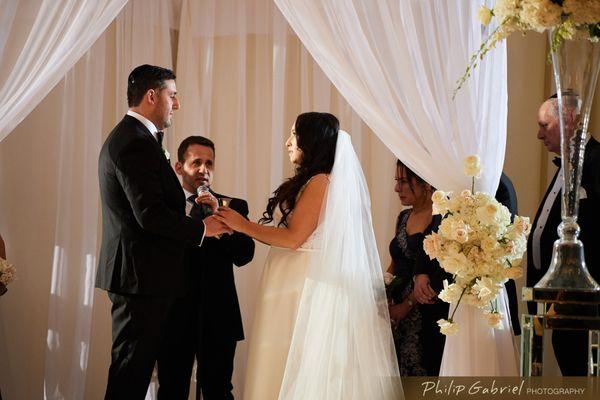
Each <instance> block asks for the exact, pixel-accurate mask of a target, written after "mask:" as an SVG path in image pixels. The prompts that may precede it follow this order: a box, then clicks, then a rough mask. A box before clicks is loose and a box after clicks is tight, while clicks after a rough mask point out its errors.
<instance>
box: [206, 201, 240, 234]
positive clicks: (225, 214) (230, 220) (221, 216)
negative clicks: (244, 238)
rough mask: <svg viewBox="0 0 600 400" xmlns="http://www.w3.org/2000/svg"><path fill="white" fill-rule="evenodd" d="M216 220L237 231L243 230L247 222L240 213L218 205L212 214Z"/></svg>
mask: <svg viewBox="0 0 600 400" xmlns="http://www.w3.org/2000/svg"><path fill="white" fill-rule="evenodd" d="M214 216H215V218H217V220H219V221H220V222H221V223H223V224H225V225H226V226H228V227H229V228H230V229H233V230H234V231H237V232H243V231H244V227H245V226H246V224H247V223H248V220H247V219H246V218H244V217H243V216H242V215H241V214H240V213H238V212H236V211H235V210H232V209H231V208H229V207H225V206H223V207H219V209H218V210H217V213H216V214H215V215H214Z"/></svg>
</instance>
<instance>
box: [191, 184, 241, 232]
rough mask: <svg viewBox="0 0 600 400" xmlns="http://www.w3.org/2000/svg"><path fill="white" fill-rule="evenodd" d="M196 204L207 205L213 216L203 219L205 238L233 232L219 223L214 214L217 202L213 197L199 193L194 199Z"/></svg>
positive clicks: (217, 205)
mask: <svg viewBox="0 0 600 400" xmlns="http://www.w3.org/2000/svg"><path fill="white" fill-rule="evenodd" d="M195 201H196V203H197V204H200V205H207V206H209V207H210V209H211V211H212V213H213V215H210V216H208V217H206V218H204V220H203V222H204V229H205V230H204V235H205V236H207V237H220V235H222V234H224V233H233V230H231V228H229V227H228V226H227V225H225V224H224V223H223V222H221V221H219V220H218V219H217V218H216V217H215V215H214V213H215V211H216V210H217V208H218V207H219V201H218V200H217V198H216V197H215V196H213V195H212V194H210V193H201V194H199V195H198V197H196V200H195Z"/></svg>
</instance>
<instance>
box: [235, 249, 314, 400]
mask: <svg viewBox="0 0 600 400" xmlns="http://www.w3.org/2000/svg"><path fill="white" fill-rule="evenodd" d="M310 253H311V251H310V250H303V249H299V250H290V249H282V248H278V247H271V250H270V251H269V255H268V256H267V261H266V264H265V268H264V270H263V275H262V281H261V289H260V298H259V300H258V302H257V305H256V316H255V318H254V324H253V326H252V333H251V335H250V337H249V339H250V345H249V350H248V364H247V367H246V382H245V385H244V387H245V389H244V400H277V398H278V396H279V390H280V388H281V382H282V380H283V374H284V371H285V364H286V360H287V356H288V352H289V349H290V342H291V340H292V334H293V331H294V324H295V322H296V316H297V312H298V303H299V301H300V296H301V295H302V289H303V287H304V281H305V278H306V269H307V267H308V260H309V256H310Z"/></svg>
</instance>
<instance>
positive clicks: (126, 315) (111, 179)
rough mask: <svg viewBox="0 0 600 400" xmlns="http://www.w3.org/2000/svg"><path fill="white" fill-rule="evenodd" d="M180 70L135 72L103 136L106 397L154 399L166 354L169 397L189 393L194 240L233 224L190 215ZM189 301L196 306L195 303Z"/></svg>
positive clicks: (163, 378)
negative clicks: (170, 138) (178, 134)
mask: <svg viewBox="0 0 600 400" xmlns="http://www.w3.org/2000/svg"><path fill="white" fill-rule="evenodd" d="M176 95H177V90H176V86H175V75H174V74H173V72H172V71H170V70H168V69H165V68H161V67H155V66H151V65H142V66H139V67H137V68H135V69H134V70H133V71H132V72H131V74H130V75H129V79H128V86H127V101H128V104H129V111H128V112H127V115H126V116H125V117H124V118H123V119H122V120H121V122H119V123H118V124H117V126H116V127H115V128H114V129H113V131H112V132H111V133H110V134H109V136H108V138H107V139H106V141H105V142H104V145H103V146H102V150H101V151H100V158H99V163H98V174H99V181H100V195H101V198H102V246H101V249H100V259H99V262H98V272H97V276H96V287H98V288H101V289H104V290H107V291H108V296H109V298H110V300H111V302H112V310H111V313H112V321H113V322H112V333H113V343H112V353H111V355H112V357H111V358H112V359H111V365H110V368H109V372H108V384H107V389H106V395H105V398H106V399H127V400H132V399H144V397H145V395H146V391H147V389H148V384H149V382H150V378H151V376H152V371H153V369H154V365H155V363H158V377H159V383H160V388H159V391H158V397H159V398H160V399H187V397H188V393H189V380H188V381H187V382H185V381H184V380H185V379H184V377H183V378H182V377H181V375H180V374H174V373H172V372H171V371H172V370H173V369H172V368H171V367H172V365H176V364H178V363H180V362H181V360H180V357H184V356H185V351H186V348H185V347H184V346H182V343H184V342H185V338H183V337H182V336H183V335H185V334H189V333H188V332H189V331H190V330H189V329H187V330H186V329H183V328H182V327H185V322H186V321H187V319H189V318H188V309H189V300H188V301H187V302H186V301H185V296H189V289H190V288H189V275H190V271H189V265H187V264H186V263H185V262H184V256H185V249H186V246H188V245H189V244H195V245H198V244H199V243H201V242H202V240H203V238H204V237H210V236H214V235H216V234H219V233H222V232H224V231H226V230H227V229H226V228H225V227H224V226H223V225H222V224H220V223H219V222H218V221H217V220H216V219H214V218H212V217H209V218H206V219H205V220H204V221H197V220H193V219H191V218H188V217H187V216H186V215H185V197H184V195H183V193H182V192H181V186H180V185H179V181H178V179H177V176H176V175H175V172H174V171H173V169H172V168H171V165H170V164H169V162H168V160H167V159H166V157H165V154H166V153H165V152H164V150H163V149H162V135H163V133H162V130H163V129H164V128H167V127H169V126H170V125H171V118H172V115H173V111H175V110H177V109H178V108H179V101H178V100H177V96H176ZM186 307H187V308H186Z"/></svg>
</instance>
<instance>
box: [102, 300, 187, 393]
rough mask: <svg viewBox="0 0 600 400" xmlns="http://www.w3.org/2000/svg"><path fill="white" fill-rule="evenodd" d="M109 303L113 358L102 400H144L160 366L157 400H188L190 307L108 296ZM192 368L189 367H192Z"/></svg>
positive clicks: (178, 302) (180, 302) (173, 302)
mask: <svg viewBox="0 0 600 400" xmlns="http://www.w3.org/2000/svg"><path fill="white" fill-rule="evenodd" d="M108 297H109V298H110V300H111V301H112V303H113V305H112V310H111V313H112V336H113V344H112V353H111V355H112V357H111V364H110V368H109V371H108V384H107V387H106V395H105V399H111V400H115V399H116V400H121V399H123V400H125V399H127V400H135V399H142V400H143V399H144V398H145V396H146V392H147V390H148V385H149V383H150V379H151V377H152V372H153V370H154V365H155V364H157V365H158V381H159V390H158V398H159V399H165V400H166V399H169V400H171V399H172V400H176V399H182V400H187V398H188V395H189V388H190V378H191V372H188V371H187V370H186V368H185V365H187V364H188V363H189V359H190V358H192V360H193V352H190V349H192V348H193V319H192V318H190V315H191V307H192V301H191V299H190V298H189V296H188V297H183V298H175V297H157V296H140V295H125V294H116V293H111V292H109V293H108ZM192 362H193V361H192Z"/></svg>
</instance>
